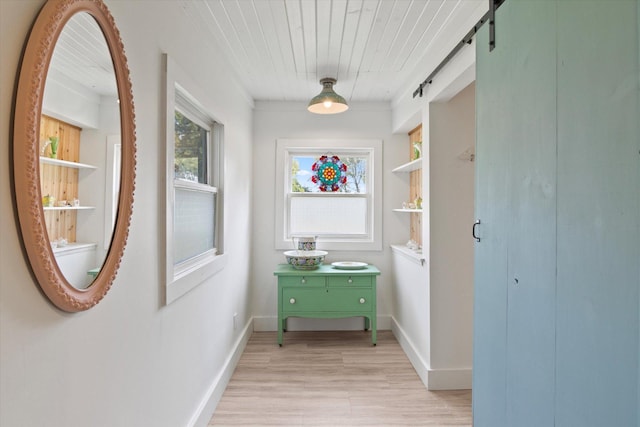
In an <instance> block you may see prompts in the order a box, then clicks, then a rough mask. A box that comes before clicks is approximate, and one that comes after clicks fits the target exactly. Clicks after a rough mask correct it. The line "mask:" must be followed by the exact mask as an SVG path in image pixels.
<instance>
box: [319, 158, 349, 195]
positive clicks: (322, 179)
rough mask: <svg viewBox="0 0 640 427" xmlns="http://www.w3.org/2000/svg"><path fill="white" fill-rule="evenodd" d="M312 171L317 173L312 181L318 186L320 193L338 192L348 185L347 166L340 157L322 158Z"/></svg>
mask: <svg viewBox="0 0 640 427" xmlns="http://www.w3.org/2000/svg"><path fill="white" fill-rule="evenodd" d="M311 170H312V171H313V172H315V175H313V176H312V177H311V181H312V182H313V183H314V184H316V185H318V188H319V189H320V191H338V190H340V187H342V186H343V185H345V184H346V183H347V175H346V174H345V172H347V165H345V164H344V163H342V161H341V160H340V158H339V157H338V156H331V157H329V156H326V155H325V156H320V158H319V159H318V160H317V161H316V162H315V163H314V164H313V166H311Z"/></svg>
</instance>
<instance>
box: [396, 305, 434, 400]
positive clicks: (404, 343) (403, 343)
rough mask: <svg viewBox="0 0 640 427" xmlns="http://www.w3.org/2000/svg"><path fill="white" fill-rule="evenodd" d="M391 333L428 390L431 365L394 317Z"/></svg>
mask: <svg viewBox="0 0 640 427" xmlns="http://www.w3.org/2000/svg"><path fill="white" fill-rule="evenodd" d="M391 332H393V336H395V337H396V340H398V343H399V344H400V347H402V350H404V353H405V354H406V355H407V357H408V358H409V362H411V364H412V365H413V369H415V370H416V373H417V374H418V376H419V377H420V380H422V383H423V384H424V386H425V387H426V388H427V389H428V388H429V364H428V363H427V362H426V360H424V359H423V358H422V356H421V355H420V353H418V351H417V350H416V348H415V347H414V345H413V342H411V339H410V338H409V337H408V336H407V334H406V333H405V332H404V329H402V327H401V326H400V324H399V323H398V321H397V320H396V319H395V318H394V317H391Z"/></svg>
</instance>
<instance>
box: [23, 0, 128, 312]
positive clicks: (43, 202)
mask: <svg viewBox="0 0 640 427" xmlns="http://www.w3.org/2000/svg"><path fill="white" fill-rule="evenodd" d="M13 155H14V171H13V172H14V185H15V191H16V203H17V210H18V216H19V220H20V228H21V231H22V240H23V243H24V247H25V251H26V253H27V255H28V257H29V262H30V264H31V268H32V270H33V273H34V275H35V277H36V279H37V281H38V283H39V285H40V287H41V288H42V290H43V291H44V292H45V294H46V295H47V296H48V297H49V299H50V300H51V301H52V302H53V303H54V304H55V305H56V306H57V307H59V308H60V309H62V310H65V311H69V312H76V311H82V310H87V309H88V308H90V307H93V306H94V305H95V304H97V303H98V302H99V301H100V300H101V299H102V298H103V297H104V295H105V294H106V293H107V291H108V290H109V288H110V287H111V284H112V283H113V280H114V279H115V276H116V273H117V270H118V266H119V264H120V260H121V258H122V254H123V251H124V247H125V244H126V240H127V236H128V229H129V222H130V218H131V211H132V206H133V191H134V178H135V125H134V109H133V96H132V93H131V82H130V79H129V70H128V68H127V62H126V57H125V54H124V50H123V47H122V42H121V40H120V36H119V33H118V30H117V28H116V26H115V23H114V21H113V18H112V16H111V14H110V13H109V11H108V9H107V7H106V6H105V5H104V3H102V2H101V1H91V0H50V1H48V2H47V3H46V4H45V5H44V7H43V8H42V10H41V11H40V13H39V14H38V17H37V19H36V22H35V23H34V26H33V28H32V30H31V33H30V35H29V39H28V40H27V45H26V48H25V51H24V56H23V58H22V64H21V68H20V76H19V81H18V89H17V92H16V100H15V110H14V135H13Z"/></svg>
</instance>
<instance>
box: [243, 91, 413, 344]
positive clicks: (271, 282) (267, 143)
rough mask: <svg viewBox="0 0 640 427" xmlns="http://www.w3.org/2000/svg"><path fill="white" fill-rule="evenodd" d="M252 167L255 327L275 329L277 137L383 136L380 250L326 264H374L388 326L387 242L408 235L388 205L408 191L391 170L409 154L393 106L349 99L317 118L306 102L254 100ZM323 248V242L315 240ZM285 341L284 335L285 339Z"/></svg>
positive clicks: (312, 322)
mask: <svg viewBox="0 0 640 427" xmlns="http://www.w3.org/2000/svg"><path fill="white" fill-rule="evenodd" d="M253 132H254V134H253V135H254V146H253V152H254V163H253V167H254V170H255V173H254V182H253V188H254V192H253V206H254V210H253V222H254V233H253V237H252V244H253V256H252V259H253V261H254V262H253V268H252V273H251V274H252V283H253V284H254V288H253V295H252V299H251V300H252V304H253V305H252V307H253V313H254V315H255V316H256V322H255V327H256V329H263V330H275V329H276V319H277V312H278V306H277V298H276V295H277V282H276V279H275V278H274V276H273V270H274V268H275V266H276V265H277V264H279V263H283V262H285V259H284V255H283V254H282V252H283V251H282V250H276V249H275V243H274V237H275V235H274V226H275V221H276V218H275V215H274V212H275V200H274V195H275V188H274V182H275V167H274V165H275V153H276V139H278V138H302V139H313V138H316V139H318V138H321V139H331V138H353V139H356V138H377V139H382V140H383V165H382V169H383V183H382V184H383V215H382V216H383V218H382V220H383V250H382V251H362V252H357V253H354V252H347V251H329V254H328V255H327V257H326V259H325V263H331V262H334V261H348V260H358V261H364V262H367V263H369V264H374V265H376V266H377V267H378V268H379V269H380V271H381V273H382V274H381V275H380V276H379V277H378V319H379V320H378V322H379V323H378V328H379V329H389V328H390V324H389V319H390V315H391V313H392V300H391V298H392V293H391V288H392V283H391V281H392V276H391V271H390V270H391V263H390V260H391V256H390V249H389V244H390V243H397V242H398V241H399V240H400V241H406V240H407V239H408V238H409V223H408V218H403V217H402V216H400V215H394V213H393V212H391V209H392V207H395V206H400V205H401V204H402V201H403V200H404V199H405V198H406V195H405V193H407V194H408V190H407V187H406V185H405V184H403V183H402V181H401V179H399V178H398V177H396V176H394V175H393V174H392V173H391V169H393V168H394V167H395V166H397V165H399V164H400V163H403V162H404V161H405V160H404V158H405V156H406V153H407V146H406V141H407V136H406V135H393V134H392V132H391V110H390V106H389V104H388V103H361V104H360V103H353V104H351V105H350V108H349V110H348V111H346V112H345V113H342V114H339V115H328V116H321V115H316V114H312V113H309V112H308V111H307V110H306V103H300V102H257V103H256V108H255V111H254V129H253ZM318 249H322V242H319V243H318ZM361 327H362V320H361V319H359V320H358V321H354V320H345V319H324V320H323V319H292V320H291V321H290V322H289V329H290V330H294V329H344V328H347V329H349V328H361ZM285 341H286V337H285Z"/></svg>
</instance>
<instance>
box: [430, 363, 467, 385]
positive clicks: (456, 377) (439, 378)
mask: <svg viewBox="0 0 640 427" xmlns="http://www.w3.org/2000/svg"><path fill="white" fill-rule="evenodd" d="M472 372H473V371H472V369H470V368H456V369H430V370H429V387H428V388H429V390H470V389H471V377H472Z"/></svg>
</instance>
